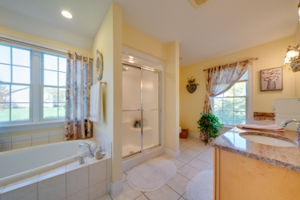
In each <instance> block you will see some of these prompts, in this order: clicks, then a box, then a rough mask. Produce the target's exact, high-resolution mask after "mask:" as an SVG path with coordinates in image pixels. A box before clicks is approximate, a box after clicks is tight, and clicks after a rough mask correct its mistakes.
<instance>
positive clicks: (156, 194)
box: [114, 139, 213, 200]
mask: <svg viewBox="0 0 300 200" xmlns="http://www.w3.org/2000/svg"><path fill="white" fill-rule="evenodd" d="M180 151H181V153H180V155H179V156H178V157H177V159H175V158H172V157H170V156H168V155H162V156H163V157H164V158H167V159H169V160H172V161H173V162H174V164H175V165H176V166H177V174H176V175H175V176H174V177H173V178H172V179H171V180H169V181H168V183H167V184H165V185H164V186H162V187H161V188H159V189H158V190H155V191H153V192H140V191H137V190H135V189H133V188H132V187H130V185H129V184H128V183H127V181H126V182H125V185H124V189H123V192H122V193H121V194H120V195H119V196H118V197H116V198H115V199H114V200H187V198H186V195H185V188H186V186H187V184H188V182H189V181H190V180H191V179H192V178H193V177H194V176H195V175H196V174H198V173H199V172H200V171H202V170H207V169H212V168H213V149H212V148H211V147H209V146H205V145H204V144H203V143H201V142H199V140H196V139H180ZM125 176H126V172H125ZM211 187H213V186H211ZM208 200H209V199H208Z"/></svg>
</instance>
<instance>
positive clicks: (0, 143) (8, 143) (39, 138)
mask: <svg viewBox="0 0 300 200" xmlns="http://www.w3.org/2000/svg"><path fill="white" fill-rule="evenodd" d="M61 141H65V135H64V131H52V132H48V133H34V134H26V135H14V136H9V135H4V136H1V135H0V152H1V151H9V150H13V149H19V148H24V147H29V146H35V145H41V144H49V143H54V142H61Z"/></svg>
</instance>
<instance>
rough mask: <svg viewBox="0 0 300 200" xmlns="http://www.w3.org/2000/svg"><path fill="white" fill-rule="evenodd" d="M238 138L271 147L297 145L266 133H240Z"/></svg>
mask: <svg viewBox="0 0 300 200" xmlns="http://www.w3.org/2000/svg"><path fill="white" fill-rule="evenodd" d="M240 136H242V137H243V138H245V139H246V140H250V141H252V142H256V143H260V144H266V145H271V146H278V147H296V146H297V144H296V143H295V142H293V141H292V140H290V139H287V138H280V137H276V136H274V135H271V134H267V133H259V132H244V133H240Z"/></svg>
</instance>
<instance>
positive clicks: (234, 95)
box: [212, 72, 248, 125]
mask: <svg viewBox="0 0 300 200" xmlns="http://www.w3.org/2000/svg"><path fill="white" fill-rule="evenodd" d="M247 83H248V72H246V73H245V74H244V76H243V77H241V78H240V80H239V81H238V82H236V83H235V84H234V85H233V86H232V87H231V88H230V89H229V90H227V91H226V92H224V93H222V94H220V95H218V96H216V97H214V98H213V99H212V105H213V113H214V114H215V115H216V116H217V117H218V118H219V119H220V121H221V122H222V123H223V124H225V125H236V124H245V123H246V121H247V97H248V95H247V93H248V92H247Z"/></svg>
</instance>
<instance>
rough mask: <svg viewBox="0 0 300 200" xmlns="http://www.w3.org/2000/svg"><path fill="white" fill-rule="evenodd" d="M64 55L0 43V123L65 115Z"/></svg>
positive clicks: (62, 116)
mask: <svg viewBox="0 0 300 200" xmlns="http://www.w3.org/2000/svg"><path fill="white" fill-rule="evenodd" d="M66 62H67V61H66V58H65V57H63V56H60V55H50V54H48V53H44V52H40V51H36V50H33V49H28V48H22V47H17V46H13V45H8V44H2V43H0V126H1V125H10V124H20V123H30V122H32V123H38V122H41V121H45V120H59V119H63V118H64V117H65V92H66V89H65V86H66V84H65V82H66Z"/></svg>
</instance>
